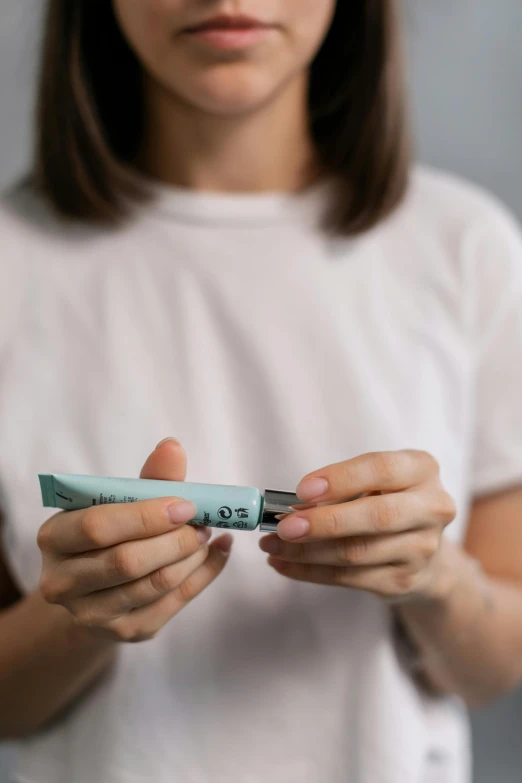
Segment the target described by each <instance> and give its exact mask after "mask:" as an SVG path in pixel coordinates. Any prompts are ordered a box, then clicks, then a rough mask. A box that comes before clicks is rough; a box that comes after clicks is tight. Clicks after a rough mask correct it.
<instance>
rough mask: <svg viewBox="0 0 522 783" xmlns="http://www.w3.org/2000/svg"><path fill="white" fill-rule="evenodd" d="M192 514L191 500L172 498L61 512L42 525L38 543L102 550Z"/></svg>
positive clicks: (63, 550) (60, 549)
mask: <svg viewBox="0 0 522 783" xmlns="http://www.w3.org/2000/svg"><path fill="white" fill-rule="evenodd" d="M196 513H197V509H196V506H195V505H194V504H193V503H190V502H189V501H186V500H181V499H180V498H172V497H171V498H154V499H152V500H141V501H138V502H135V503H114V504H108V505H103V506H92V507H91V508H88V509H80V510H78V511H69V512H61V513H60V514H56V515H55V516H54V517H51V519H48V520H47V522H45V524H44V525H42V527H41V528H40V532H39V534H38V545H39V547H40V549H42V551H51V552H53V553H55V554H64V555H68V554H75V553H78V552H90V551H92V550H96V549H105V548H106V547H110V546H114V545H116V544H119V543H122V542H123V541H133V540H136V539H144V538H149V537H151V536H158V535H161V534H162V533H166V532H167V531H169V530H173V529H177V528H179V527H180V526H181V525H184V524H186V523H187V522H189V521H190V520H191V519H193V518H194V516H195V515H196Z"/></svg>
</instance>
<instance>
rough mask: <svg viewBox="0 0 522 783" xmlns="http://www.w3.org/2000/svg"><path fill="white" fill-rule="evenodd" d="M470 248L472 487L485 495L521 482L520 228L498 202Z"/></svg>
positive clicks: (477, 232)
mask: <svg viewBox="0 0 522 783" xmlns="http://www.w3.org/2000/svg"><path fill="white" fill-rule="evenodd" d="M470 250H471V257H470V261H471V264H470V267H472V272H471V269H470V270H468V271H470V275H469V277H468V280H469V279H470V278H472V280H473V282H472V283H471V286H470V287H471V289H472V290H473V302H474V304H473V308H472V309H473V319H472V320H473V337H472V344H473V353H474V370H475V371H474V388H473V392H474V394H473V398H474V427H473V439H472V452H471V459H472V471H471V489H472V494H473V495H484V494H488V493H493V492H496V491H501V490H502V489H507V488H509V487H511V486H516V485H519V484H520V485H522V233H521V231H520V228H519V226H518V225H517V223H516V221H515V220H514V219H513V218H512V217H511V215H510V214H509V213H507V212H505V211H504V210H502V209H501V208H499V207H496V206H495V207H494V208H493V209H492V210H491V212H490V213H489V214H488V215H487V216H486V217H485V218H484V219H483V220H482V221H481V222H480V225H479V226H477V229H476V231H475V234H474V239H473V242H472V243H471V248H470ZM468 301H469V300H468Z"/></svg>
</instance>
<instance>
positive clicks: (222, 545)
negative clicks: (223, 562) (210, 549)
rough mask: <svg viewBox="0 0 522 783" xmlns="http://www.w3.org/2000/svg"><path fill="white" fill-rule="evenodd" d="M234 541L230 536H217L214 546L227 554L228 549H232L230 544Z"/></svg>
mask: <svg viewBox="0 0 522 783" xmlns="http://www.w3.org/2000/svg"><path fill="white" fill-rule="evenodd" d="M233 543H234V539H233V538H232V536H224V537H223V538H219V539H218V540H217V541H216V547H217V549H219V550H220V551H221V552H222V553H223V554H224V555H229V554H230V551H231V549H232V544H233Z"/></svg>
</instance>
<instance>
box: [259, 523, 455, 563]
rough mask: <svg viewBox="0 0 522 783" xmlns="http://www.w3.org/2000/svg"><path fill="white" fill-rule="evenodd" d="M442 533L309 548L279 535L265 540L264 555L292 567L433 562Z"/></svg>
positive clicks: (332, 542)
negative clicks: (301, 565)
mask: <svg viewBox="0 0 522 783" xmlns="http://www.w3.org/2000/svg"><path fill="white" fill-rule="evenodd" d="M439 542H440V535H439V531H438V530H435V529H433V530H431V529H430V530H426V529H425V530H415V531H411V532H410V531H409V532H406V533H398V534H390V535H381V536H349V537H346V538H338V539H328V540H326V541H318V542H313V543H308V544H294V543H292V542H289V541H282V540H281V539H280V538H279V536H278V535H275V534H274V535H270V536H266V537H265V538H262V539H261V541H260V542H259V545H260V547H261V549H262V550H263V552H266V553H267V554H270V555H275V556H276V557H278V558H280V559H281V560H286V561H287V562H289V563H310V564H314V565H331V566H337V567H340V566H375V565H385V564H387V565H401V564H407V563H413V562H415V563H418V565H419V567H420V566H421V565H423V564H425V563H427V562H429V561H430V560H431V559H432V558H433V556H434V555H435V553H436V552H437V550H438V548H439Z"/></svg>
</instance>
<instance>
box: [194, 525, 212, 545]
mask: <svg viewBox="0 0 522 783" xmlns="http://www.w3.org/2000/svg"><path fill="white" fill-rule="evenodd" d="M196 533H197V536H198V538H199V543H200V544H201V545H202V546H203V544H206V543H207V541H208V540H209V538H210V536H211V535H212V531H211V530H209V529H208V527H197V528H196Z"/></svg>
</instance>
